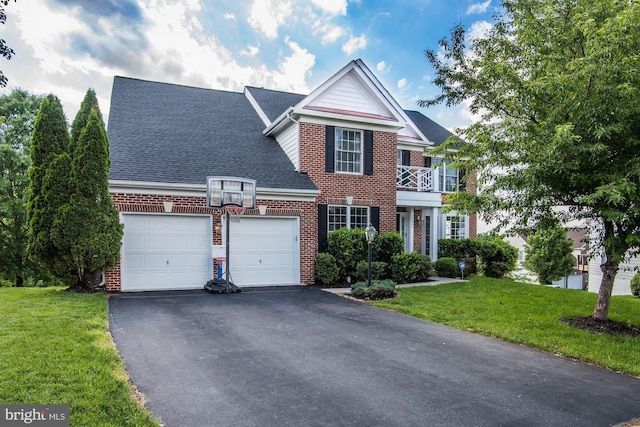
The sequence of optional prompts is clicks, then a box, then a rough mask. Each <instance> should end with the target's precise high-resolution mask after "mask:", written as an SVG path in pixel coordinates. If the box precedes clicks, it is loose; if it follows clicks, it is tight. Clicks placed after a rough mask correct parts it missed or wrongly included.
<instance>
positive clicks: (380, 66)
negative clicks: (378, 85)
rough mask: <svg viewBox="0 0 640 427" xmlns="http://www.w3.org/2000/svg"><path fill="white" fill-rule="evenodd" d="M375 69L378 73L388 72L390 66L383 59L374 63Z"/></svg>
mask: <svg viewBox="0 0 640 427" xmlns="http://www.w3.org/2000/svg"><path fill="white" fill-rule="evenodd" d="M376 70H377V71H378V72H379V73H380V74H385V73H388V72H389V71H391V66H390V65H387V63H386V62H385V61H380V62H378V63H377V64H376Z"/></svg>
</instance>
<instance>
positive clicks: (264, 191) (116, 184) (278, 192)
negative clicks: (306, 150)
mask: <svg viewBox="0 0 640 427" xmlns="http://www.w3.org/2000/svg"><path fill="white" fill-rule="evenodd" d="M109 192H110V193H123V194H151V195H167V196H194V197H206V196H207V186H206V184H179V183H168V182H148V181H125V180H109ZM319 194H320V191H319V190H300V189H289V188H267V187H258V188H257V189H256V199H262V200H294V201H301V202H314V201H315V200H316V197H317V196H318V195H319Z"/></svg>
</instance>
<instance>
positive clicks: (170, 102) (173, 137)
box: [108, 76, 316, 190]
mask: <svg viewBox="0 0 640 427" xmlns="http://www.w3.org/2000/svg"><path fill="white" fill-rule="evenodd" d="M108 123H109V124H108V135H109V142H110V152H111V169H110V172H109V179H111V180H123V181H144V182H160V183H181V184H182V183H184V184H203V185H204V184H205V178H206V177H207V176H212V175H223V176H229V175H231V176H239V177H244V178H251V179H255V180H256V181H257V185H258V187H259V188H260V187H262V188H274V189H296V190H297V189H299V190H316V187H315V185H314V184H313V182H312V181H311V179H310V178H309V177H308V176H307V175H306V174H302V173H298V172H296V171H295V169H294V166H293V165H292V164H291V162H290V161H289V159H288V158H287V156H286V154H285V153H284V152H283V151H282V149H281V148H280V146H279V145H278V143H277V142H276V140H275V139H273V138H270V137H267V136H264V135H263V134H262V130H263V129H264V124H263V123H262V120H261V119H260V117H259V116H258V114H257V113H256V111H255V110H254V109H253V107H252V106H251V104H250V103H249V101H248V100H247V98H246V97H245V96H244V95H243V94H242V93H236V92H225V91H220V90H212V89H201V88H194V87H188V86H180V85H174V84H167V83H157V82H150V81H145V80H137V79H132V78H126V77H118V76H117V77H115V78H114V81H113V90H112V93H111V109H110V111H109V121H108Z"/></svg>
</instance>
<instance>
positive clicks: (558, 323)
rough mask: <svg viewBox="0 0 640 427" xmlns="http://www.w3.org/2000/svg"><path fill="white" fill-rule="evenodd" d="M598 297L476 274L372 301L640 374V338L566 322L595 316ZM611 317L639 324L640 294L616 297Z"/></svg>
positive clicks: (629, 372)
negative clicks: (602, 332)
mask: <svg viewBox="0 0 640 427" xmlns="http://www.w3.org/2000/svg"><path fill="white" fill-rule="evenodd" d="M595 301H596V295H595V294H593V293H588V292H582V291H576V290H571V289H559V288H551V287H545V286H540V285H531V284H524V283H516V282H513V281H510V280H501V279H489V278H484V277H472V278H471V279H470V281H469V282H466V283H448V284H442V285H437V286H424V287H414V288H404V289H401V290H400V295H399V296H398V297H396V298H394V299H390V300H384V301H376V302H373V303H371V304H373V305H376V306H378V307H385V308H389V309H392V310H395V311H398V312H401V313H405V314H408V315H411V316H415V317H419V318H422V319H425V320H429V321H432V322H435V323H442V324H445V325H449V326H452V327H454V328H458V329H463V330H467V331H471V332H476V333H480V334H483V335H488V336H494V337H497V338H500V339H503V340H506V341H511V342H515V343H520V344H524V345H527V346H531V347H536V348H539V349H541V350H545V351H549V352H552V353H556V354H561V355H564V356H567V357H572V358H575V359H579V360H582V361H585V362H590V363H594V364H597V365H600V366H604V367H607V368H610V369H613V370H616V371H620V372H625V373H628V374H631V375H635V376H640V337H631V336H628V335H608V334H601V333H593V332H589V331H585V330H582V329H577V328H574V327H572V326H569V325H567V324H566V323H564V322H563V321H562V319H566V318H572V317H580V316H589V315H591V314H592V312H593V307H594V305H595ZM609 318H610V319H611V320H614V321H617V322H622V323H626V324H629V325H633V326H636V327H640V298H635V297H630V296H629V297H626V296H625V297H613V298H612V302H611V308H610V310H609Z"/></svg>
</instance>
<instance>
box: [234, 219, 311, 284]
mask: <svg viewBox="0 0 640 427" xmlns="http://www.w3.org/2000/svg"><path fill="white" fill-rule="evenodd" d="M230 226H231V228H230V234H231V236H230V240H231V242H230V243H231V244H230V245H229V252H230V253H229V256H230V258H231V259H230V261H231V262H230V265H229V266H230V269H229V270H230V273H231V278H232V281H233V283H234V284H236V285H238V286H268V285H292V284H296V285H297V284H299V283H300V278H299V277H300V273H299V270H300V267H299V266H300V255H299V253H300V249H299V248H300V244H299V242H298V229H299V226H298V219H297V218H278V217H275V218H274V217H245V216H241V217H240V222H237V223H235V222H231V224H230Z"/></svg>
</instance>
